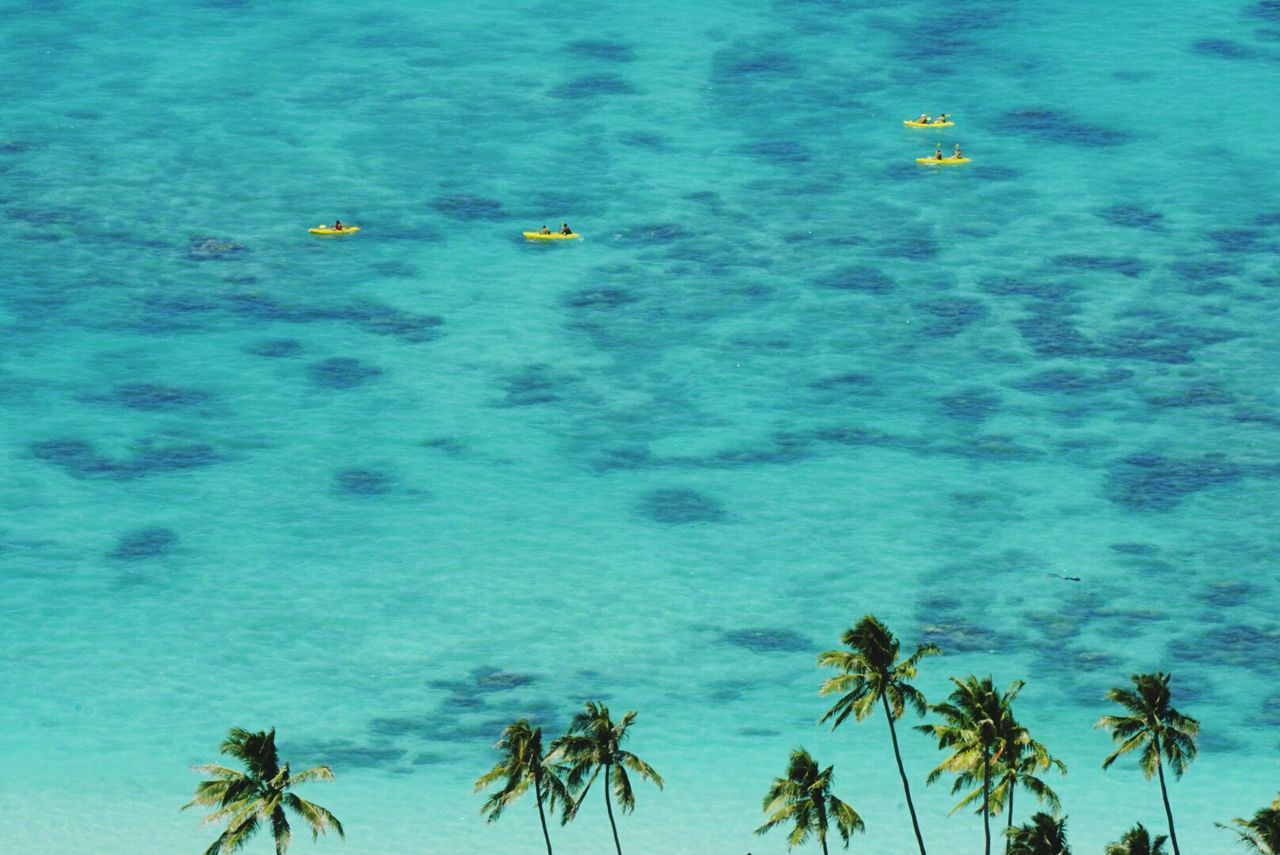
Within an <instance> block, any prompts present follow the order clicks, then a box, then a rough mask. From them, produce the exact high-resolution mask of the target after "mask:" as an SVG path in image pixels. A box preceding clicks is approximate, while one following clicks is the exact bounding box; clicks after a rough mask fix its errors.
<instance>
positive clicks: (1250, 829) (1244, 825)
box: [1214, 796, 1280, 855]
mask: <svg viewBox="0 0 1280 855" xmlns="http://www.w3.org/2000/svg"><path fill="white" fill-rule="evenodd" d="M1214 825H1216V826H1218V827H1219V828H1225V829H1227V830H1228V831H1230V832H1232V833H1233V834H1235V835H1236V836H1237V837H1238V838H1239V839H1240V842H1241V843H1243V844H1245V845H1246V846H1248V847H1249V850H1250V851H1251V852H1261V853H1262V855H1280V796H1276V799H1275V801H1273V802H1272V803H1271V806H1270V807H1264V808H1263V809H1262V810H1260V811H1258V812H1257V813H1255V814H1254V815H1253V816H1252V817H1251V818H1249V819H1244V818H1242V817H1236V818H1235V819H1233V820H1231V825H1234V826H1236V828H1232V827H1231V825H1223V824H1222V823H1220V822H1215V823H1214Z"/></svg>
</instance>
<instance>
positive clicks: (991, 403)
mask: <svg viewBox="0 0 1280 855" xmlns="http://www.w3.org/2000/svg"><path fill="white" fill-rule="evenodd" d="M938 403H939V404H940V405H941V406H942V411H943V413H945V414H946V416H947V418H949V419H955V420H956V421H960V422H982V421H986V420H987V419H989V418H991V417H992V416H993V415H995V414H996V412H998V411H999V409H1000V396H999V395H997V394H995V393H994V392H993V391H992V390H990V389H963V390H961V391H959V392H953V393H951V394H950V395H943V396H942V397H941V398H939V399H938Z"/></svg>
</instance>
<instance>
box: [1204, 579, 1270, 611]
mask: <svg viewBox="0 0 1280 855" xmlns="http://www.w3.org/2000/svg"><path fill="white" fill-rule="evenodd" d="M1258 593H1259V591H1258V588H1257V586H1255V585H1252V584H1250V583H1248V582H1245V581H1243V580H1240V579H1224V580H1222V581H1220V582H1213V583H1211V584H1210V585H1209V587H1208V589H1206V590H1205V593H1204V599H1205V602H1207V603H1209V604H1210V605H1214V606H1221V607H1223V608H1233V607H1235V606H1242V605H1244V604H1245V603H1247V602H1248V601H1249V600H1250V599H1252V598H1253V597H1255V596H1256V595H1257V594H1258Z"/></svg>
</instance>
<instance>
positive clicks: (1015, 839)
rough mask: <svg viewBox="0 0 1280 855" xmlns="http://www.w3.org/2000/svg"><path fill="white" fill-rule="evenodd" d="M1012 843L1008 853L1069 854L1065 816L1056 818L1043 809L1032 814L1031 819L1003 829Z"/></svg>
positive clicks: (1014, 854)
mask: <svg viewBox="0 0 1280 855" xmlns="http://www.w3.org/2000/svg"><path fill="white" fill-rule="evenodd" d="M1005 836H1006V837H1008V838H1009V842H1010V843H1011V844H1012V845H1011V846H1010V848H1009V852H1010V855H1071V847H1070V846H1068V845H1067V818H1066V817H1063V818H1062V819H1058V818H1056V817H1054V816H1053V815H1052V814H1047V813H1045V812H1044V811H1040V812H1039V813H1036V814H1033V815H1032V817H1031V821H1030V822H1027V823H1023V824H1022V825H1019V826H1017V827H1016V828H1008V829H1005Z"/></svg>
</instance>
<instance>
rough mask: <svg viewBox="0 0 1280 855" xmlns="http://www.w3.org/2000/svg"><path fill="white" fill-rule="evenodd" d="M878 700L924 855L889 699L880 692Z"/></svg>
mask: <svg viewBox="0 0 1280 855" xmlns="http://www.w3.org/2000/svg"><path fill="white" fill-rule="evenodd" d="M880 701H881V703H883V704H884V717H885V718H887V719H888V720H889V738H890V739H892V740H893V759H895V760H897V761H898V776H899V777H901V778H902V792H903V793H905V794H906V796H907V811H908V812H909V813H910V814H911V828H912V830H914V831H915V833H916V844H917V845H919V847H920V855H925V851H924V837H923V836H921V834H920V820H918V819H916V806H915V805H914V804H913V803H912V801H911V785H910V784H909V783H907V770H906V769H904V768H903V767H902V752H901V751H899V750H898V731H897V730H896V729H895V728H894V726H893V716H892V715H891V714H890V713H889V699H888V698H887V697H885V696H884V695H883V694H882V695H880Z"/></svg>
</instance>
